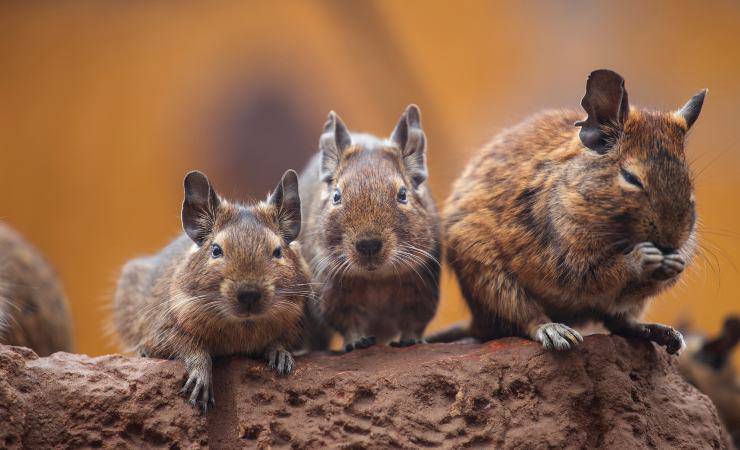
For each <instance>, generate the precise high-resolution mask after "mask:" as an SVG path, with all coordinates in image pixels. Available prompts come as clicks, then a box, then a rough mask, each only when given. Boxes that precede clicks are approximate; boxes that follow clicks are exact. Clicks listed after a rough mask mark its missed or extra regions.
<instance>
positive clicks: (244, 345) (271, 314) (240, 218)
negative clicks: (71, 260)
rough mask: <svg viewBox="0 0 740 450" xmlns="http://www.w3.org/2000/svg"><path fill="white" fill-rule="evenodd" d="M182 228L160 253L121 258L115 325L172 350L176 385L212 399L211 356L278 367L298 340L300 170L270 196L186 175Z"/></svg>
mask: <svg viewBox="0 0 740 450" xmlns="http://www.w3.org/2000/svg"><path fill="white" fill-rule="evenodd" d="M184 184H185V200H184V201H183V207H182V224H183V228H184V231H185V233H184V234H183V235H182V236H181V237H179V238H178V239H176V240H175V241H174V242H172V243H171V244H170V245H169V246H167V247H166V248H165V249H164V250H162V252H160V253H159V254H157V255H154V256H150V257H144V258H139V259H135V260H132V261H130V262H129V263H127V264H126V265H125V267H124V268H123V272H122V275H121V278H120V280H119V282H118V289H117V291H116V295H115V302H114V325H115V328H116V330H117V331H118V334H119V335H120V337H121V338H122V339H123V341H124V343H125V344H126V345H127V346H129V347H130V348H131V349H132V350H134V351H136V352H137V353H139V354H141V355H143V356H150V357H158V358H171V359H179V360H182V361H183V362H184V363H185V366H186V369H187V371H188V380H187V382H186V384H185V386H184V387H183V392H186V393H187V392H191V395H190V401H191V402H192V403H193V404H196V403H200V405H201V407H202V408H203V409H205V408H206V407H207V404H208V403H209V402H210V403H213V402H214V399H213V381H212V373H211V367H212V357H216V356H226V355H235V354H246V355H251V356H261V357H264V358H266V359H267V361H268V363H269V365H270V367H272V368H274V369H275V370H276V371H277V372H278V373H280V374H285V373H289V372H290V371H291V370H292V369H293V364H294V362H293V357H292V355H291V353H290V351H289V350H290V349H291V348H294V347H297V346H298V345H300V340H301V336H302V334H303V328H304V326H303V316H304V314H305V310H304V308H305V304H306V301H307V299H308V298H310V289H309V284H308V282H309V278H308V277H309V274H308V266H307V265H306V263H305V261H304V260H303V257H302V256H301V253H300V248H299V246H298V243H297V242H293V241H294V239H295V238H296V237H297V236H298V233H299V232H300V225H301V213H300V198H299V195H298V177H297V175H296V173H295V172H293V171H292V170H289V171H287V172H286V173H285V175H283V178H282V180H281V182H280V183H279V184H278V186H277V188H276V189H275V190H274V191H273V193H272V194H271V196H270V198H269V199H268V200H267V201H264V202H259V203H256V204H253V205H249V206H245V205H241V204H236V203H230V202H228V201H226V200H224V199H221V198H220V197H219V196H218V194H217V193H216V191H215V190H214V189H213V187H212V186H211V183H210V182H209V180H208V178H206V176H205V175H203V174H202V173H200V172H191V173H189V174H188V175H187V177H186V178H185V183H184Z"/></svg>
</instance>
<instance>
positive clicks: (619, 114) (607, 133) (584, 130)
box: [575, 69, 629, 153]
mask: <svg viewBox="0 0 740 450" xmlns="http://www.w3.org/2000/svg"><path fill="white" fill-rule="evenodd" d="M581 106H583V109H585V110H586V113H587V114H588V117H587V118H586V120H582V121H580V122H576V123H575V125H576V126H577V127H581V132H580V133H579V137H580V138H581V142H582V143H583V145H584V146H586V147H588V148H590V149H591V150H595V151H597V152H599V153H606V151H607V150H608V146H609V142H610V140H611V139H614V138H616V135H617V134H618V133H619V132H621V131H622V129H623V127H624V122H625V120H626V119H627V114H629V102H628V100H627V90H625V88H624V78H622V77H621V76H620V75H619V74H618V73H616V72H613V71H611V70H606V69H601V70H595V71H593V72H591V75H589V76H588V81H586V95H584V96H583V100H581Z"/></svg>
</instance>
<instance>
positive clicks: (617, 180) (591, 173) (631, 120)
mask: <svg viewBox="0 0 740 450" xmlns="http://www.w3.org/2000/svg"><path fill="white" fill-rule="evenodd" d="M684 138H685V129H684V128H682V127H681V124H680V123H678V122H676V121H675V119H674V118H673V116H672V115H670V114H664V113H654V112H645V111H632V112H631V113H630V115H629V117H628V119H627V120H626V122H625V124H624V131H623V132H622V133H621V135H620V137H619V138H618V139H617V141H616V142H615V143H614V145H613V147H612V148H611V149H610V150H609V151H608V152H607V153H605V154H603V155H599V154H597V153H593V152H589V154H588V155H585V158H584V160H583V161H581V162H579V164H577V165H576V166H574V167H573V170H572V171H571V172H570V173H569V180H568V182H567V183H568V184H569V185H570V187H571V188H572V189H573V190H574V191H575V192H577V193H578V195H575V196H568V195H566V196H565V204H566V206H567V210H568V213H569V214H570V215H571V216H572V217H574V218H575V221H576V222H578V223H581V224H583V225H584V226H586V224H590V225H589V226H590V227H592V228H593V232H594V233H596V234H599V235H600V237H603V238H604V240H605V241H608V242H612V243H613V245H614V246H615V249H616V250H620V251H628V250H629V249H630V248H631V247H632V246H634V245H635V244H637V243H639V242H645V241H649V242H652V243H654V244H655V245H656V246H657V247H659V248H660V249H661V250H663V251H664V252H666V253H672V252H676V251H678V250H680V249H682V248H683V247H684V246H685V245H686V244H687V242H688V241H689V240H690V239H691V236H692V234H693V232H694V226H695V222H696V206H695V200H694V187H693V182H692V179H691V174H690V171H689V167H688V164H687V163H686V158H685V155H684ZM594 224H597V225H594Z"/></svg>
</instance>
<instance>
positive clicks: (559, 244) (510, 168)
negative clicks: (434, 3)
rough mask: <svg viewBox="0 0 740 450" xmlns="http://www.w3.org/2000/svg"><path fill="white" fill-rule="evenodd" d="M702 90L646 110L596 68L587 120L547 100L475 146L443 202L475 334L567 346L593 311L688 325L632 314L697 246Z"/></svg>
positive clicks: (622, 319) (657, 330)
mask: <svg viewBox="0 0 740 450" xmlns="http://www.w3.org/2000/svg"><path fill="white" fill-rule="evenodd" d="M705 94H706V90H704V91H701V92H700V93H699V94H697V95H695V96H694V97H693V98H692V99H691V100H689V102H688V103H686V105H685V106H684V107H683V108H681V109H680V110H678V111H676V112H673V113H662V112H654V111H646V110H638V109H634V108H630V106H629V102H628V99H627V91H626V90H625V88H624V80H623V79H622V77H621V76H619V75H618V74H616V73H614V72H612V71H609V70H597V71H594V72H592V73H591V75H590V76H589V79H588V82H587V86H586V95H585V96H584V98H583V101H582V105H583V107H584V109H585V110H586V112H587V114H588V117H587V118H586V119H585V120H582V115H581V114H579V113H577V112H574V111H550V112H545V113H541V114H539V115H536V116H534V117H532V118H530V119H529V120H527V121H525V122H524V123H522V124H520V125H518V126H516V127H514V128H512V129H509V130H506V131H504V132H502V133H500V134H499V135H498V136H496V137H495V138H494V139H493V140H492V141H491V142H490V143H489V144H488V145H486V146H485V147H484V148H483V150H482V151H481V152H480V153H479V154H478V155H477V156H475V157H474V158H473V160H472V161H471V162H470V164H469V165H468V167H467V168H466V170H465V171H464V173H463V174H462V176H461V177H460V178H459V179H458V180H457V182H456V183H455V184H454V187H453V191H452V192H453V193H452V195H451V196H450V197H449V199H448V200H447V202H446V205H445V209H444V231H445V233H446V250H447V258H448V261H449V263H450V265H451V266H452V268H453V270H454V271H455V273H456V274H457V277H458V279H459V281H460V286H461V289H462V292H463V296H464V298H465V300H466V302H467V304H468V306H469V307H470V310H471V314H472V323H471V325H470V329H469V330H468V332H469V333H470V334H471V335H472V336H473V337H476V338H478V339H491V338H495V337H498V336H504V335H512V334H513V335H521V336H525V337H529V338H531V339H533V340H536V341H539V342H541V343H542V344H543V345H544V346H545V347H546V348H554V349H557V350H567V349H569V348H571V347H573V346H575V345H577V344H578V343H579V342H580V341H581V340H582V338H581V336H580V334H579V333H578V332H577V331H576V330H574V329H572V328H571V327H570V326H569V325H577V324H579V323H582V322H586V321H594V320H595V321H602V322H603V323H604V324H605V326H606V327H607V328H608V329H609V330H611V331H612V332H613V333H618V334H622V335H626V336H634V337H641V338H644V339H649V340H652V341H654V342H656V343H658V344H659V345H663V346H665V347H666V349H667V351H668V352H669V353H675V352H677V351H678V350H680V348H681V347H682V346H683V345H684V344H683V339H682V337H681V334H680V333H678V332H677V331H675V330H674V329H673V328H671V327H668V326H665V325H660V324H643V323H640V322H639V321H638V317H639V316H640V314H641V312H642V311H643V309H644V307H645V305H646V303H647V301H648V300H649V299H650V298H651V297H653V296H655V295H656V294H658V293H660V292H661V291H663V290H665V289H666V288H668V287H669V286H671V285H673V284H674V283H675V282H676V281H677V280H678V278H679V275H680V274H681V273H682V271H683V270H684V268H685V266H686V265H687V264H688V263H689V261H690V259H691V257H692V255H693V253H694V250H695V246H696V206H695V201H694V188H693V182H692V178H691V174H690V170H689V166H688V164H687V162H686V157H685V152H684V144H685V139H686V134H687V132H688V131H689V129H690V128H691V126H692V125H693V123H694V122H695V121H696V119H697V118H698V116H699V112H700V111H701V107H702V104H703V101H704V96H705ZM574 125H575V126H574ZM578 127H580V128H578ZM454 334H455V333H454V332H450V335H454ZM430 340H435V341H443V340H445V333H441V334H440V335H438V336H437V337H435V338H430Z"/></svg>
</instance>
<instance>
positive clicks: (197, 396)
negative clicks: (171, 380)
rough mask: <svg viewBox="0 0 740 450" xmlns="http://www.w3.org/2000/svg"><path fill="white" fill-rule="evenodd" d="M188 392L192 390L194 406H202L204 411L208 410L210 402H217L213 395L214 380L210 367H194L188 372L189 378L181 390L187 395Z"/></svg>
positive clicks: (191, 396) (191, 401) (191, 399)
mask: <svg viewBox="0 0 740 450" xmlns="http://www.w3.org/2000/svg"><path fill="white" fill-rule="evenodd" d="M188 392H190V398H189V401H190V403H191V404H192V405H193V406H198V407H200V409H201V410H202V411H203V412H206V410H207V409H208V405H209V404H211V405H215V404H216V400H215V399H214V397H213V382H212V379H211V371H210V369H206V368H199V369H193V370H191V371H190V372H189V373H188V380H187V381H186V382H185V385H184V386H183V387H182V389H181V390H180V393H181V394H183V395H187V394H188Z"/></svg>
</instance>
